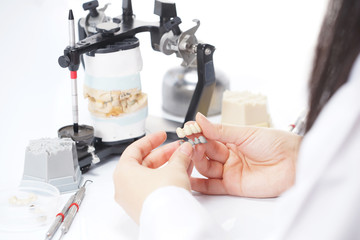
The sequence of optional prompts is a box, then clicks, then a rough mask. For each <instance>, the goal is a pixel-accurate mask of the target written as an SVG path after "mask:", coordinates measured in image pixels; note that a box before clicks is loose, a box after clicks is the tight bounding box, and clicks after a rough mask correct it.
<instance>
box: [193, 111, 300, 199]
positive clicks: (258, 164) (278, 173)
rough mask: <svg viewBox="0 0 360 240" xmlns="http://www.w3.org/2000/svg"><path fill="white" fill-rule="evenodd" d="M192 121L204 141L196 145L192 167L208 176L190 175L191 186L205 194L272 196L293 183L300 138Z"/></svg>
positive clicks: (203, 119) (200, 119)
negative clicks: (199, 129)
mask: <svg viewBox="0 0 360 240" xmlns="http://www.w3.org/2000/svg"><path fill="white" fill-rule="evenodd" d="M196 122H197V123H198V124H199V125H200V127H201V129H202V134H203V135H204V136H205V137H206V138H207V140H208V143H206V144H199V145H197V146H196V152H195V153H194V156H193V161H194V164H195V167H196V168H197V170H198V171H199V173H201V174H202V175H203V176H205V177H207V178H208V179H201V178H192V179H191V188H192V189H193V190H195V191H198V192H201V193H205V194H230V195H236V196H245V197H275V196H279V195H280V194H281V193H282V192H284V191H285V190H287V189H288V188H290V187H291V186H292V185H293V184H294V180H295V171H296V160H297V155H298V150H299V146H300V142H301V139H302V137H300V136H298V135H295V134H292V133H290V132H286V131H281V130H276V129H271V128H257V127H239V126H230V125H221V124H212V123H211V122H209V121H208V120H207V119H206V117H204V116H203V115H202V114H197V116H196Z"/></svg>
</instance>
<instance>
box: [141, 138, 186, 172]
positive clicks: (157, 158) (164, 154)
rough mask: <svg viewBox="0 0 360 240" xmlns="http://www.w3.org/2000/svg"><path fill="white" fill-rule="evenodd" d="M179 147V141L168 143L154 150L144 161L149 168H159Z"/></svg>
mask: <svg viewBox="0 0 360 240" xmlns="http://www.w3.org/2000/svg"><path fill="white" fill-rule="evenodd" d="M178 147H179V141H176V142H172V143H169V144H166V145H164V146H161V147H158V148H157V149H155V150H153V151H152V152H151V153H150V154H149V155H147V157H146V158H145V159H144V161H143V162H142V165H143V166H145V167H148V168H158V167H160V166H162V165H163V164H164V163H166V162H167V161H168V160H169V159H170V157H171V155H172V154H173V153H174V152H175V150H176V149H177V148H178Z"/></svg>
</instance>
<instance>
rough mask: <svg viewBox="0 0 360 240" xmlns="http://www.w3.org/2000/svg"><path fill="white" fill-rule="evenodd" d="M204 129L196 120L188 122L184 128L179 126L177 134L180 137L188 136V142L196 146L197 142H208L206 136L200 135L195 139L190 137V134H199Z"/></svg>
mask: <svg viewBox="0 0 360 240" xmlns="http://www.w3.org/2000/svg"><path fill="white" fill-rule="evenodd" d="M201 132H202V130H201V128H200V126H199V124H197V123H196V122H195V123H194V124H188V125H185V126H184V128H180V127H178V128H177V129H176V134H177V136H178V137H179V138H184V137H187V138H188V142H189V143H190V144H191V145H192V146H195V145H197V144H200V143H207V141H206V138H205V137H204V136H199V137H195V138H194V140H192V139H190V138H189V137H188V136H191V135H193V134H198V133H201ZM182 143H183V142H180V144H182Z"/></svg>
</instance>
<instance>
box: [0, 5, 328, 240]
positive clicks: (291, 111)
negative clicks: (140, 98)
mask: <svg viewBox="0 0 360 240" xmlns="http://www.w3.org/2000/svg"><path fill="white" fill-rule="evenodd" d="M326 1H327V0H323V1H312V0H305V1H300V0H299V1H294V2H292V3H290V2H289V1H286V0H275V1H267V0H262V1H260V2H259V1H256V2H251V1H243V2H239V6H237V7H236V8H234V7H231V6H232V5H233V4H234V2H233V1H231V0H225V1H221V5H219V3H218V1H206V0H198V1H193V0H181V1H176V4H177V8H178V11H177V13H178V16H180V17H181V19H182V21H183V23H184V24H185V25H184V27H188V28H189V27H192V26H193V24H192V23H191V21H192V19H194V18H197V19H200V20H201V26H200V28H199V30H198V34H197V37H198V38H199V40H201V41H202V42H206V43H209V44H212V45H214V46H215V47H216V51H215V53H214V65H215V69H216V68H218V69H220V70H221V71H222V72H224V73H225V74H226V75H227V77H228V78H229V80H230V89H231V90H234V91H244V90H248V91H254V92H257V93H262V94H264V95H266V96H267V97H268V104H269V105H268V107H269V113H270V116H271V118H272V121H273V124H274V127H276V128H280V129H286V128H287V126H288V125H289V124H291V123H293V121H295V120H296V118H297V116H298V114H300V113H301V112H302V110H303V108H304V106H305V105H306V97H307V96H306V83H307V79H308V75H309V69H310V66H311V63H312V52H313V48H314V46H315V41H316V38H317V33H318V28H319V24H320V22H321V19H322V16H323V15H322V14H323V11H324V9H325V4H324V3H325V2H326ZM99 2H100V6H103V5H104V4H105V3H107V2H112V5H110V6H109V8H110V9H111V8H112V7H114V8H116V9H115V10H116V11H115V10H112V11H111V10H109V14H110V15H111V16H113V17H114V16H116V14H114V12H120V11H121V1H120V0H119V1H115V0H113V1H105V2H102V1H99ZM81 5H82V3H80V1H70V0H69V1H65V0H64V1H59V2H58V3H57V5H56V7H54V4H53V2H52V1H50V0H32V1H28V0H20V1H6V2H5V3H3V4H2V7H1V9H0V14H1V16H3V19H11V21H1V22H0V28H1V29H2V31H3V33H4V34H2V37H1V39H0V43H1V46H2V53H1V54H0V66H1V77H0V83H1V87H0V112H1V124H0V136H1V138H0V143H1V144H0V153H1V157H0V189H3V188H13V187H16V186H18V184H19V182H20V180H21V178H22V174H23V167H24V156H25V148H26V146H27V145H28V143H29V141H30V140H32V139H39V138H46V137H56V136H57V130H58V129H59V128H61V127H63V126H65V125H69V124H71V123H72V118H71V97H70V92H71V90H70V80H69V72H68V70H66V69H61V68H60V67H59V66H58V63H57V58H58V57H59V56H60V55H61V54H62V53H63V49H64V48H65V47H66V45H67V44H68V29H67V24H68V22H67V14H68V9H69V8H72V9H73V11H74V16H75V18H80V17H84V16H85V13H84V12H83V11H82V10H81ZM190 6H191V7H190ZM204 7H205V9H204ZM133 8H134V12H135V13H136V16H137V17H138V18H139V19H142V16H145V19H144V20H147V19H149V18H151V19H149V20H151V21H157V18H153V16H152V13H153V1H151V0H146V1H145V0H133ZM200 10H201V11H200ZM305 12H306V19H305V18H304V13H305ZM225 13H226V14H225ZM221 14H224V15H223V16H222V15H221ZM149 16H150V17H149ZM184 30H185V29H184ZM138 38H139V39H140V48H141V53H142V56H143V62H144V66H143V70H142V72H141V80H142V88H143V89H142V90H143V91H144V92H146V93H147V94H148V99H149V116H154V117H157V118H160V119H165V118H166V114H165V113H164V112H163V110H162V108H161V105H162V99H161V84H162V78H163V76H164V74H165V72H166V71H167V70H168V69H170V68H173V67H176V66H178V65H179V64H180V63H181V60H180V59H177V58H176V57H175V56H165V55H164V54H161V53H158V52H154V51H153V50H152V49H151V47H150V38H149V36H148V35H147V34H141V35H139V36H138ZM83 77H84V73H83V71H82V69H80V70H79V72H78V88H79V104H80V106H79V107H80V124H89V125H90V124H91V122H90V121H89V118H88V111H87V101H86V100H84V99H83V98H82V84H83ZM218 119H219V118H214V120H213V121H218ZM150 125H151V123H150ZM153 127H154V126H149V129H152V128H153ZM156 128H157V129H158V126H157V127H156ZM118 159H119V156H114V157H111V158H109V159H107V160H106V161H104V162H101V163H100V164H98V165H96V166H93V167H91V168H90V171H88V172H87V173H85V174H83V178H84V179H90V180H92V181H93V183H92V184H89V185H88V187H87V191H86V196H85V198H84V201H83V203H82V205H81V207H80V210H79V212H78V215H77V217H76V218H75V220H74V222H73V224H72V226H71V228H70V231H69V233H68V234H67V235H66V236H65V237H64V239H65V240H70V239H72V240H79V239H86V240H93V239H94V240H95V239H106V240H113V239H114V240H115V239H136V238H137V236H138V226H137V225H136V224H135V223H134V222H133V221H132V220H131V219H130V218H129V217H128V216H127V215H126V214H125V212H124V211H123V210H122V208H121V207H120V206H119V205H117V203H116V202H115V200H114V189H113V188H114V186H113V180H112V175H113V171H114V168H115V165H116V163H117V161H118ZM194 174H197V173H196V172H195V173H194ZM194 195H195V197H196V198H197V200H198V201H199V202H200V203H201V204H202V205H203V206H204V207H205V208H206V209H207V210H208V211H209V213H210V214H211V215H212V216H213V217H214V219H216V220H217V221H218V222H219V224H221V225H222V226H223V227H224V228H225V229H227V230H229V231H231V232H232V233H234V234H237V235H239V238H240V237H244V238H245V239H248V238H250V239H251V238H252V237H251V236H254V233H255V234H257V235H259V236H261V234H265V232H266V231H267V230H266V229H264V231H258V229H257V228H256V226H257V224H258V223H260V222H262V221H266V219H267V217H269V216H270V215H271V213H272V211H273V210H274V208H275V206H276V202H277V199H249V198H239V197H231V196H205V195H201V194H197V193H194ZM68 197H69V194H66V195H61V199H60V200H61V204H60V205H59V210H60V209H61V208H62V205H63V204H64V202H65V201H66V200H67V198H68ZM0 214H1V213H0ZM189 217H191V216H189ZM265 223H266V222H265ZM263 225H265V226H266V224H263ZM47 228H48V226H45V227H44V228H43V229H42V230H39V231H34V232H27V233H11V234H10V233H3V232H0V239H4V240H8V239H9V240H12V239H41V238H45V232H46V230H47ZM239 228H240V229H239ZM24 236H25V237H26V238H24ZM58 237H59V235H56V236H55V238H54V239H57V238H58Z"/></svg>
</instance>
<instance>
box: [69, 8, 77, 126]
mask: <svg viewBox="0 0 360 240" xmlns="http://www.w3.org/2000/svg"><path fill="white" fill-rule="evenodd" d="M69 39H70V41H69V46H70V48H74V47H75V23H74V15H73V12H72V10H71V9H70V10H69ZM70 78H71V99H72V115H73V122H74V125H73V129H74V133H77V132H78V131H79V124H78V122H79V108H78V96H77V71H70Z"/></svg>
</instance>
